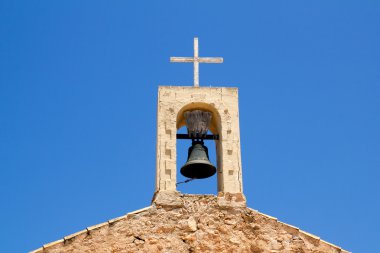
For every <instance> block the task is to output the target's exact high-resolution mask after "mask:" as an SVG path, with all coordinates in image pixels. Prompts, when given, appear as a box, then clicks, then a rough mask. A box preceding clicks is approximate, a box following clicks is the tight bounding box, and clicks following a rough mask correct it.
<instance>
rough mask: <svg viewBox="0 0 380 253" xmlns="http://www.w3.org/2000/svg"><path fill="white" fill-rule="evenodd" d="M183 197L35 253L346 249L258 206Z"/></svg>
mask: <svg viewBox="0 0 380 253" xmlns="http://www.w3.org/2000/svg"><path fill="white" fill-rule="evenodd" d="M179 198H180V200H181V205H180V206H176V205H173V206H156V205H153V206H151V207H150V208H146V209H141V210H139V211H137V212H133V213H131V214H128V215H125V216H124V217H121V218H118V219H114V220H112V222H108V223H104V224H103V225H102V226H93V227H90V228H88V229H87V232H86V231H84V232H83V233H77V234H75V235H74V236H67V237H65V238H67V239H64V240H60V241H57V242H54V243H50V244H48V245H45V246H44V247H43V248H40V249H38V250H36V251H34V252H38V253H68V252H70V253H74V252H83V253H85V252H92V253H93V252H95V253H96V252H110V253H131V252H149V253H151V252H167V253H169V252H173V253H174V252H176V253H177V252H218V253H222V252H252V253H264V252H287V253H288V252H289V253H291V252H297V253H299V252H302V253H308V252H310V253H335V252H346V251H344V250H342V249H340V248H339V247H337V246H334V245H332V244H329V243H327V242H324V241H322V240H320V239H319V238H318V237H316V236H313V235H311V234H308V233H306V232H303V231H301V230H299V229H298V228H296V227H292V226H290V225H287V224H285V223H282V222H278V221H277V220H276V219H275V218H272V217H270V216H267V215H264V214H261V213H259V212H257V211H255V210H252V209H249V208H246V207H235V208H223V207H220V206H219V205H218V198H217V197H216V196H212V195H179Z"/></svg>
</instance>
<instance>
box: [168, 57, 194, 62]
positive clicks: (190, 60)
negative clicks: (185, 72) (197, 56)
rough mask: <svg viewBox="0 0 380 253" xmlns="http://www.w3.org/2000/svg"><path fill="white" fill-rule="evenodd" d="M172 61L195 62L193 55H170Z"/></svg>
mask: <svg viewBox="0 0 380 253" xmlns="http://www.w3.org/2000/svg"><path fill="white" fill-rule="evenodd" d="M170 62H194V58H193V57H170Z"/></svg>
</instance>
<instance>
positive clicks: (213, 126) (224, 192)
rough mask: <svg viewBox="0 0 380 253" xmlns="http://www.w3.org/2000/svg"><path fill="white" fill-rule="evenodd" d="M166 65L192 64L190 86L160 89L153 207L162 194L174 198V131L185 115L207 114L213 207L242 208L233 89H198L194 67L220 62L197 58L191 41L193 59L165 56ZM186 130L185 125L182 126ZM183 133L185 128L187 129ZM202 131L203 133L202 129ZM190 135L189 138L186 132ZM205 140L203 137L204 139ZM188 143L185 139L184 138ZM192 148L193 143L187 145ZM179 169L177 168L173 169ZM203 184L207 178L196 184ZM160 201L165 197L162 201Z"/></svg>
mask: <svg viewBox="0 0 380 253" xmlns="http://www.w3.org/2000/svg"><path fill="white" fill-rule="evenodd" d="M171 61H172V62H193V63H194V87H189V86H186V87H183V86H160V87H159V89H158V106H157V146H156V193H155V196H154V200H153V201H154V202H155V203H158V202H160V200H161V199H163V198H164V197H162V196H163V195H165V196H166V197H167V196H168V195H171V196H175V195H178V194H180V193H178V191H177V188H176V184H177V173H179V168H178V164H177V159H176V158H177V152H187V150H177V148H176V141H177V139H178V138H180V137H181V135H178V134H177V130H178V129H179V128H181V127H182V126H184V125H186V113H189V112H193V111H201V112H207V113H209V114H210V115H211V120H210V122H209V125H208V128H209V130H210V132H211V133H212V135H208V137H210V136H211V137H210V138H209V139H213V141H208V142H207V145H212V142H215V145H216V156H217V157H216V160H217V164H216V173H215V174H216V176H217V182H218V183H217V185H216V186H215V187H217V191H218V202H220V203H221V204H226V205H230V204H233V205H241V206H245V197H244V194H243V183H242V165H241V152H240V128H239V108H238V89H237V88H230V87H228V88H227V87H199V76H198V75H199V66H198V64H199V63H222V62H223V58H211V57H198V39H197V38H195V39H194V57H171ZM187 127H188V126H187ZM188 131H189V128H188ZM206 131H207V130H206ZM189 135H190V133H189ZM204 137H205V135H204ZM189 138H190V137H189ZM193 143H194V142H193ZM179 166H181V165H179ZM199 180H207V179H199ZM166 197H165V198H166Z"/></svg>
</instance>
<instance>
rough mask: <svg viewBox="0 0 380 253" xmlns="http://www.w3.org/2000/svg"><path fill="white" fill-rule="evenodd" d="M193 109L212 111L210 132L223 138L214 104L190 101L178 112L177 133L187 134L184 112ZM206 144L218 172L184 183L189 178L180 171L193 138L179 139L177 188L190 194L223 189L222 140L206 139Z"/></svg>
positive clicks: (212, 192)
mask: <svg viewBox="0 0 380 253" xmlns="http://www.w3.org/2000/svg"><path fill="white" fill-rule="evenodd" d="M192 110H202V111H208V112H211V113H212V118H211V123H210V126H209V134H214V135H219V137H220V138H221V120H220V115H219V113H218V111H217V110H216V109H215V107H214V105H213V104H206V103H200V102H199V103H196V102H194V103H190V104H188V105H186V106H184V107H183V108H181V110H179V112H178V114H177V133H178V134H187V128H186V124H185V117H184V113H185V112H186V111H192ZM204 145H205V146H207V148H208V155H209V160H210V162H211V163H212V164H213V165H214V166H215V167H216V168H217V172H216V174H215V175H214V176H212V177H209V178H206V179H195V180H192V181H190V182H188V183H182V182H185V181H186V180H188V179H189V178H187V177H184V176H183V175H181V173H180V169H181V167H182V166H183V165H184V164H185V163H186V161H187V156H188V149H189V147H190V146H191V140H186V139H185V140H181V139H179V140H177V147H176V150H177V154H176V155H177V159H176V160H177V168H176V169H177V190H178V191H180V192H183V193H190V194H217V192H218V191H221V189H220V187H219V186H218V187H217V185H220V184H219V183H218V182H220V181H221V173H220V172H221V164H222V161H221V157H222V155H221V154H219V152H218V151H220V150H221V142H220V141H218V140H215V141H214V140H204Z"/></svg>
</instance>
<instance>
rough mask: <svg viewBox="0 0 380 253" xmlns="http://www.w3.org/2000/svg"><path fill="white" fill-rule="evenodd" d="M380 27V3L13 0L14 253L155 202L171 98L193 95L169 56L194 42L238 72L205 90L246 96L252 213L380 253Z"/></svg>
mask: <svg viewBox="0 0 380 253" xmlns="http://www.w3.org/2000/svg"><path fill="white" fill-rule="evenodd" d="M379 27H380V1H378V0H372V1H371V0H368V1H343V0H341V1H332V0H319V1H305V0H289V1H278V0H273V1H235V2H233V1H214V0H208V1H204V0H193V1H184V0H173V1H165V0H163V1H149V2H148V1H121V0H115V1H94V0H91V1H89V0H87V1H84V0H83V1H78V0H75V1H74V0H65V1H47V0H39V1H21V0H20V1H14V0H2V1H1V2H0V36H1V37H0V38H1V39H0V178H1V181H2V182H1V184H0V203H1V208H0V215H1V219H2V222H1V229H0V238H1V240H0V241H1V243H0V252H4V253H8V252H11V253H13V252H26V251H29V250H32V249H35V248H38V247H41V246H42V244H45V243H48V242H51V241H54V240H57V239H60V238H62V237H63V236H65V235H68V234H71V233H74V232H76V231H79V230H81V229H84V228H85V227H87V226H91V225H95V224H98V223H101V222H104V221H106V220H108V219H111V218H114V217H118V216H121V215H123V214H125V213H127V212H130V211H133V210H136V209H139V208H142V207H145V206H148V205H149V204H150V201H151V197H152V196H153V192H154V179H155V142H156V136H155V134H156V101H157V99H156V98H157V89H158V85H178V86H181V85H191V84H192V75H193V73H192V65H191V64H178V63H177V64H171V63H169V57H170V56H191V55H192V52H193V51H192V50H193V49H192V43H193V37H194V36H198V37H199V43H200V55H201V56H222V57H224V61H225V62H224V63H223V64H208V65H205V64H204V65H201V66H200V84H201V85H203V86H210V85H211V86H236V87H238V88H239V96H240V126H241V143H242V163H243V179H244V192H245V195H246V197H247V200H248V206H250V207H252V208H254V209H258V210H259V211H261V212H264V213H266V214H269V215H272V216H275V217H277V218H279V220H281V221H284V222H287V223H290V224H292V225H295V226H298V227H300V228H301V229H303V230H306V231H308V232H311V233H313V234H316V235H318V236H320V237H321V238H322V239H324V240H327V241H329V242H332V243H335V244H337V245H339V246H342V247H343V248H345V249H347V250H350V251H353V252H380V246H379V243H378V241H379V238H378V236H379V234H378V231H379V226H380V221H379V213H380V203H379V193H380V190H379V180H380V131H379V130H380V71H379V70H380V46H379V45H380V29H379ZM188 144H189V143H186V142H185V143H183V142H182V143H180V144H178V146H179V154H178V159H179V162H178V166H181V165H182V164H183V163H184V159H185V155H184V154H186V152H187V150H186V149H187V147H188ZM209 147H210V149H211V150H212V149H213V145H210V144H209ZM211 153H212V152H211ZM180 190H181V191H183V192H189V193H215V192H216V185H215V179H210V180H208V181H207V180H206V181H203V182H193V183H189V184H186V185H181V187H180Z"/></svg>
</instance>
